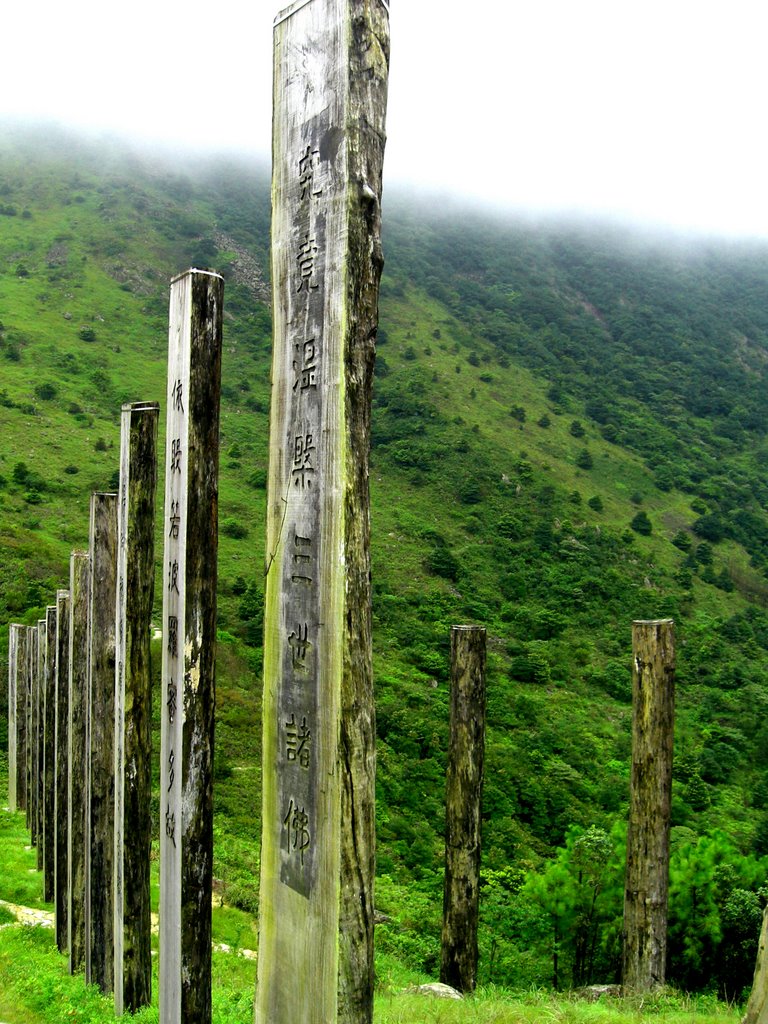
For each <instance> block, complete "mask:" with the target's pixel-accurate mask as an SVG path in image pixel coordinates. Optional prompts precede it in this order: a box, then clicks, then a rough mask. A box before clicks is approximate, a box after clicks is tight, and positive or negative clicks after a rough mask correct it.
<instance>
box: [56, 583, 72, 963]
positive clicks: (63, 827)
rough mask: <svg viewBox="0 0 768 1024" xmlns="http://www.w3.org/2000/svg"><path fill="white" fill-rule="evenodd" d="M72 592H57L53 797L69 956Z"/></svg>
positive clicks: (59, 940) (62, 947) (61, 924)
mask: <svg viewBox="0 0 768 1024" xmlns="http://www.w3.org/2000/svg"><path fill="white" fill-rule="evenodd" d="M69 605H70V601H69V591H68V590H59V591H57V592H56V686H55V689H56V712H55V719H56V722H55V734H56V738H55V743H54V746H55V751H56V753H55V757H56V780H55V793H54V811H53V820H54V821H55V823H56V824H55V832H54V851H53V863H54V902H55V911H56V912H55V917H54V920H55V923H56V945H57V946H58V949H59V952H60V953H66V952H68V948H69V927H68V924H67V912H68V905H69V898H68V886H69V871H68V868H67V854H68V843H67V827H68V824H69V809H68V796H69V793H68V790H69V615H70V608H69Z"/></svg>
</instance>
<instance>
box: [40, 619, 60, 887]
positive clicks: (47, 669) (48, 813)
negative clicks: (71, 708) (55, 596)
mask: <svg viewBox="0 0 768 1024" xmlns="http://www.w3.org/2000/svg"><path fill="white" fill-rule="evenodd" d="M45 619H46V622H45V665H44V675H43V698H44V699H43V801H42V802H43V899H45V900H46V901H47V902H49V903H52V902H53V901H54V899H55V893H56V886H55V881H54V876H55V860H56V814H55V810H56V656H57V654H58V643H57V638H56V625H57V622H56V605H49V606H48V607H47V608H46V616H45Z"/></svg>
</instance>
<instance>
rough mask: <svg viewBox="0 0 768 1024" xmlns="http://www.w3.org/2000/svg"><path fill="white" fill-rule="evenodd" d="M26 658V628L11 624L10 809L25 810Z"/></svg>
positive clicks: (9, 689)
mask: <svg viewBox="0 0 768 1024" xmlns="http://www.w3.org/2000/svg"><path fill="white" fill-rule="evenodd" d="M25 654H26V626H22V625H20V624H19V623H18V622H13V623H11V625H10V627H9V629H8V809H9V810H10V811H16V810H23V805H22V804H20V803H19V790H20V788H21V787H20V786H19V769H20V765H21V763H22V754H21V753H20V752H19V736H20V735H23V732H22V728H21V726H22V722H21V719H20V717H19V703H20V698H19V694H20V693H21V692H23V691H24V689H25V686H24V681H23V666H24V658H25Z"/></svg>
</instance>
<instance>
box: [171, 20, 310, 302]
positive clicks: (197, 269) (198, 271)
mask: <svg viewBox="0 0 768 1024" xmlns="http://www.w3.org/2000/svg"><path fill="white" fill-rule="evenodd" d="M307 2H309V0H307ZM187 274H206V275H207V276H208V277H218V279H219V280H220V281H223V280H224V278H223V277H222V276H221V274H220V273H219V272H218V270H205V269H203V268H201V267H190V268H189V270H183V271H182V272H181V273H180V274H177V275H176V277H172V278H171V284H176V282H177V281H181V279H182V278H183V277H186V276H187Z"/></svg>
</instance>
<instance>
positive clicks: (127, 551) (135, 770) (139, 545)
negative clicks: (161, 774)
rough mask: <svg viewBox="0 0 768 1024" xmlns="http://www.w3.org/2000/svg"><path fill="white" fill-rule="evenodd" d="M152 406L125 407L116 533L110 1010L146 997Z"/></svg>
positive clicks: (145, 1001) (134, 1006) (142, 1002)
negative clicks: (112, 993)
mask: <svg viewBox="0 0 768 1024" xmlns="http://www.w3.org/2000/svg"><path fill="white" fill-rule="evenodd" d="M159 412H160V406H159V405H157V403H152V404H147V403H141V404H139V403H135V404H133V405H124V406H123V409H122V424H121V435H120V509H119V513H118V528H117V656H116V660H117V677H116V689H115V854H114V868H115V881H114V890H115V935H114V945H115V968H114V970H115V1012H116V1014H117V1015H118V1016H120V1015H122V1013H123V1011H124V1010H128V1011H130V1012H131V1013H133V1012H134V1011H136V1010H138V1009H139V1007H141V1006H148V1005H149V1003H150V1000H151V992H152V915H151V907H150V888H149V862H150V853H151V847H152V819H151V813H150V808H151V796H152V764H151V757H152V675H151V664H150V649H149V647H150V639H151V636H150V630H151V618H152V601H153V598H154V582H155V565H154V561H155V558H154V556H155V543H154V529H155V490H156V487H157V421H158V416H159Z"/></svg>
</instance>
